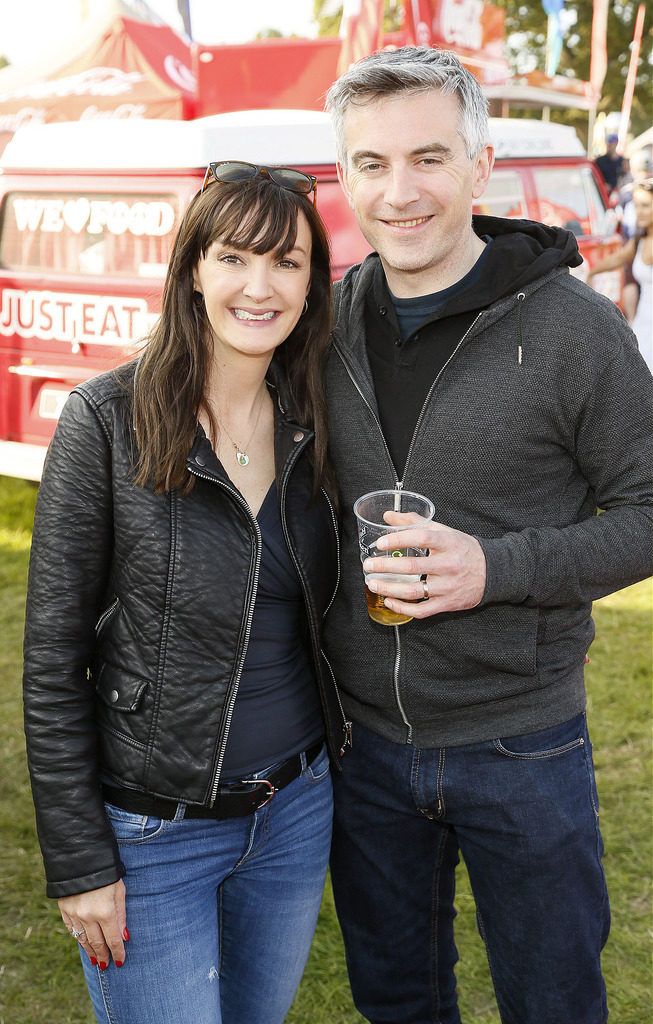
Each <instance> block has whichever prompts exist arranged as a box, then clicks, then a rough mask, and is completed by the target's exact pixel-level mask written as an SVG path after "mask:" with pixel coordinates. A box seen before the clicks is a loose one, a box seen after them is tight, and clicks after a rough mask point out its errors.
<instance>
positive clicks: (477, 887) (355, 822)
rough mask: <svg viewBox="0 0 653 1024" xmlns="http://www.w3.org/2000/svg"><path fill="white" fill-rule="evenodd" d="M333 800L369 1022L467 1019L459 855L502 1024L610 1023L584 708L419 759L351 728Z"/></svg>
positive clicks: (352, 965)
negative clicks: (534, 728) (538, 726)
mask: <svg viewBox="0 0 653 1024" xmlns="http://www.w3.org/2000/svg"><path fill="white" fill-rule="evenodd" d="M334 798H335V818H334V836H333V850H332V859H331V874H332V881H333V889H334V894H335V900H336V908H337V911H338V917H339V919H340V924H341V926H342V930H343V934H344V938H345V947H346V952H347V964H348V968H349V976H350V980H351V985H352V990H353V993H354V1000H355V1002H356V1006H357V1007H358V1009H359V1010H360V1012H361V1013H362V1014H363V1016H365V1017H366V1018H367V1019H368V1020H369V1021H371V1022H373V1024H381V1022H384V1024H427V1022H428V1024H460V1015H459V1012H458V1008H457V1000H456V980H455V975H454V965H455V964H456V961H457V959H458V953H457V950H456V946H455V943H454V934H453V921H454V917H455V910H454V888H455V868H456V864H457V863H458V852H459V850H460V852H461V853H462V856H463V857H464V860H465V863H466V865H467V869H468V872H469V877H470V880H471V885H472V889H473V893H474V898H475V901H476V907H477V921H478V927H479V931H480V933H481V936H482V938H483V940H484V942H485V946H486V950H487V955H488V960H489V963H490V970H491V974H492V980H493V983H494V989H495V993H496V997H497V1002H498V1005H499V1011H500V1014H501V1020H502V1021H503V1022H504V1024H603V1022H604V1021H605V1020H606V1018H607V1008H606V997H605V986H604V982H603V978H602V975H601V963H600V953H601V949H602V947H603V946H604V944H605V942H606V940H607V937H608V931H609V920H610V918H609V906H608V895H607V890H606V885H605V878H604V875H603V870H602V867H601V855H602V852H603V844H602V842H601V835H600V832H599V824H598V799H597V794H596V787H595V783H594V771H593V767H592V754H591V746H590V742H589V737H588V734H587V729H586V724H585V716H584V715H579V716H578V717H576V718H574V719H572V720H571V721H569V722H565V723H564V724H563V725H559V726H555V727H553V728H550V729H544V730H542V731H541V732H536V733H531V734H530V735H528V736H513V737H510V738H501V739H495V740H490V741H488V742H484V743H474V744H470V745H469V746H462V747H446V748H444V747H442V748H434V749H431V748H429V749H421V750H420V749H416V748H415V747H412V746H407V745H400V744H395V743H391V742H389V741H387V740H385V739H382V738H381V737H380V736H378V735H376V734H374V733H372V732H370V731H369V730H368V729H365V728H363V727H362V726H360V725H355V726H354V731H353V748H352V750H351V751H349V752H348V754H347V757H346V758H344V759H343V772H342V774H341V775H339V777H338V778H336V779H334Z"/></svg>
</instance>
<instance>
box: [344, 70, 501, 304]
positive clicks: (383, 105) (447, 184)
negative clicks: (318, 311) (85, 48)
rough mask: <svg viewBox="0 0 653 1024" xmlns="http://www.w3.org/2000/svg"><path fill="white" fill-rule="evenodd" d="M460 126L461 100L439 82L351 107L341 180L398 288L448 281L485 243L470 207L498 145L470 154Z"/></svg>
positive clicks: (401, 291) (422, 290) (409, 291)
mask: <svg viewBox="0 0 653 1024" xmlns="http://www.w3.org/2000/svg"><path fill="white" fill-rule="evenodd" d="M458 129H459V105H458V100H457V98H456V97H455V96H444V95H443V94H442V93H441V92H440V91H439V90H430V91H429V92H420V93H400V94H398V95H395V96H389V97H385V98H381V99H378V100H373V101H372V102H369V103H366V104H364V105H362V106H350V107H349V109H348V110H347V113H346V115H345V120H344V134H345V145H346V151H347V156H348V159H347V167H346V168H339V173H340V178H341V182H342V185H343V188H344V190H345V193H346V194H347V197H348V199H349V203H350V205H351V207H352V209H353V210H354V212H355V214H356V216H357V218H358V222H359V224H360V227H361V230H362V232H363V234H364V235H365V238H366V239H367V241H368V242H369V243H370V245H371V246H373V248H374V249H376V251H377V252H378V253H379V256H380V257H381V261H382V263H383V267H384V269H385V272H386V277H387V279H388V284H389V286H390V288H391V290H392V291H393V292H394V293H395V294H396V295H398V296H410V295H424V294H428V293H429V292H432V291H436V290H438V288H439V287H446V286H447V283H453V282H454V281H456V280H458V279H459V278H460V277H462V276H463V275H464V274H465V273H466V272H467V270H468V269H469V268H470V267H471V265H472V264H473V263H474V260H475V259H476V258H477V256H478V254H479V252H478V245H481V248H482V243H480V242H479V240H478V239H477V238H476V236H475V235H474V234H473V232H472V229H471V209H472V202H473V200H474V199H476V198H478V197H479V196H481V195H482V194H483V192H484V190H485V186H486V184H487V180H488V177H489V174H490V170H491V168H492V160H493V156H492V149H491V147H489V146H486V147H484V149H483V150H482V151H481V153H480V155H479V156H478V157H476V158H475V159H473V160H471V159H470V158H469V157H468V156H467V153H466V151H465V145H464V142H463V140H462V138H461V136H460V134H459V131H458ZM460 271H462V272H460ZM443 281H444V282H445V283H444V284H443V283H442V282H443Z"/></svg>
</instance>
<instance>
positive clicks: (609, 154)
mask: <svg viewBox="0 0 653 1024" xmlns="http://www.w3.org/2000/svg"><path fill="white" fill-rule="evenodd" d="M618 142H619V136H618V135H608V136H607V138H606V140H605V153H603V154H602V156H599V157H597V158H596V160H595V161H594V163H595V165H596V167H597V168H598V169H599V171H600V172H601V175H602V176H603V180H604V182H605V185H606V188H607V190H608V192H614V191H615V189H617V188H619V185H620V182H621V179H622V177H623V175H624V173H625V172H626V161H625V160H624V158H623V157H622V156H620V155H619V153H617V144H618Z"/></svg>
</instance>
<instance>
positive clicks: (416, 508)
mask: <svg viewBox="0 0 653 1024" xmlns="http://www.w3.org/2000/svg"><path fill="white" fill-rule="evenodd" d="M385 512H416V513H417V515H419V516H423V517H424V518H425V519H432V518H433V516H434V514H435V506H434V505H433V503H432V502H431V501H429V499H428V498H425V497H424V495H423V494H416V493H415V491H389V490H388V491H371V492H370V493H369V494H363V495H362V496H361V497H360V498H358V499H357V500H356V501H355V502H354V514H355V516H356V521H357V524H358V545H359V548H360V556H361V562H364V561H365V559H366V558H387V559H388V560H389V559H397V558H403V557H404V556H406V555H412V556H414V557H419V556H422V555H426V554H427V552H426V551H425V550H424V549H423V548H396V549H394V550H393V551H387V550H386V551H377V549H376V542H377V540H378V539H379V538H380V537H383V536H384V535H385V534H388V533H398V532H400V531H401V530H410V529H411V528H412V526H411V525H410V524H409V525H407V526H390V525H389V524H388V523H386V521H385V519H384V518H383V516H384V513H385ZM395 564H396V563H395ZM392 566H393V562H391V561H388V571H387V572H383V573H379V572H375V573H369V574H365V601H366V603H367V614H368V615H369V617H370V618H371V619H372V621H373V622H378V623H380V625H382V626H401V625H403V624H404V623H405V622H410V621H411V619H412V618H413V616H412V615H402V614H400V613H399V612H393V611H391V610H390V609H389V608H387V607H386V606H385V604H384V603H383V602H384V597H383V595H382V594H373V593H372V591H371V590H370V589H369V588H368V586H367V581H368V580H371V579H374V578H377V579H384V580H391V581H392V582H395V581H397V582H403V583H414V582H416V581H417V580H418V579H419V576H412V575H409V574H406V573H395V572H393V571H392Z"/></svg>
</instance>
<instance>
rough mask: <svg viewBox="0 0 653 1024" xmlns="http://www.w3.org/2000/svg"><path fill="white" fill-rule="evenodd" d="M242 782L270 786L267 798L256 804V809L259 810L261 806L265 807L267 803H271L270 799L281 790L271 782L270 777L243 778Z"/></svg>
mask: <svg viewBox="0 0 653 1024" xmlns="http://www.w3.org/2000/svg"><path fill="white" fill-rule="evenodd" d="M241 782H244V783H246V784H247V785H249V784H251V785H254V786H267V787H268V792H267V794H265V799H264V800H263V801H262V802H261V803H260V804H257V805H256V810H257V811H260V810H261V807H265V806H266V804H269V803H270V800H271V799H272V797H273V796H274V794H275V793H278V792H279V790H278V789H277V787H276V786H275V785H273V784H272V783H271V782H270V780H269V779H241Z"/></svg>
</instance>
